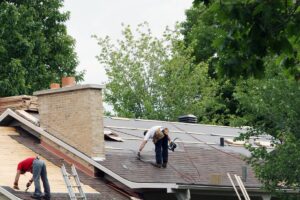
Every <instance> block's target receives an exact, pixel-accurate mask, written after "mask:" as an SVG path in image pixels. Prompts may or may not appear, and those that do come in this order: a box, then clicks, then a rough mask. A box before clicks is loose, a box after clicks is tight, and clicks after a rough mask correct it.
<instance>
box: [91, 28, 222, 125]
mask: <svg viewBox="0 0 300 200" xmlns="http://www.w3.org/2000/svg"><path fill="white" fill-rule="evenodd" d="M180 37H181V35H180V33H179V32H178V31H176V30H175V31H171V30H169V29H167V30H166V31H165V33H164V35H163V37H162V38H161V39H158V38H155V37H153V36H152V33H151V31H150V29H149V28H148V25H147V24H146V23H144V24H142V25H140V26H139V27H138V28H137V30H136V32H132V30H131V28H130V27H129V26H126V27H124V30H123V39H122V40H119V41H118V42H117V44H113V43H112V42H111V41H110V39H109V37H106V38H97V37H96V38H97V39H98V44H99V45H100V48H101V54H100V55H99V56H98V59H99V61H100V62H101V63H102V64H104V66H105V69H106V73H107V75H108V78H109V81H108V83H107V85H106V91H105V100H106V101H107V102H108V103H110V104H111V105H112V106H113V108H114V111H115V112H116V113H117V115H119V116H123V117H135V118H147V119H163V120H177V117H178V116H179V115H183V114H187V113H193V114H195V115H197V116H199V117H202V116H205V113H206V112H207V110H205V107H202V106H203V105H206V103H205V102H208V101H210V100H209V99H210V95H212V94H215V93H216V90H215V89H214V88H215V83H213V81H212V80H211V79H210V78H209V77H208V76H207V73H208V72H207V69H208V68H207V65H206V64H205V63H200V64H198V65H195V64H193V57H191V56H190V52H191V51H190V49H189V48H186V47H185V46H184V44H183V42H182V40H181V38H180ZM209 88H210V89H209ZM214 91H215V92H214ZM210 102H212V103H211V104H210V105H211V106H212V107H213V106H214V105H212V104H214V103H213V102H214V101H210ZM215 104H217V103H215ZM206 107H208V106H206Z"/></svg>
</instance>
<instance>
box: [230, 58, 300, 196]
mask: <svg viewBox="0 0 300 200" xmlns="http://www.w3.org/2000/svg"><path fill="white" fill-rule="evenodd" d="M271 63H272V62H271ZM275 66H276V65H275ZM270 68H271V69H270ZM282 71H283V70H282V69H280V67H278V68H276V67H274V63H272V64H271V66H268V67H267V70H266V78H265V79H262V80H259V79H253V78H251V79H249V80H247V81H244V82H242V83H240V85H239V86H238V88H237V90H236V93H235V97H236V98H237V99H238V100H239V102H240V104H241V108H242V109H243V110H244V112H245V113H246V114H245V117H244V119H243V120H244V121H246V122H247V123H248V124H249V125H251V127H252V128H251V130H249V131H248V132H247V133H246V134H243V135H242V136H241V137H240V139H246V140H247V139H249V138H250V137H251V136H255V137H256V136H260V135H265V134H267V135H269V136H272V140H271V143H272V144H273V145H274V150H272V151H271V152H270V151H269V150H267V149H266V148H264V147H258V148H257V147H256V148H254V147H253V146H251V145H249V146H247V148H248V149H249V150H250V151H251V152H252V156H251V157H250V158H249V159H248V161H249V162H250V163H251V164H252V166H253V167H254V170H255V172H256V174H257V176H258V177H259V178H260V180H261V181H262V183H264V186H265V188H266V189H268V190H270V191H272V192H274V193H277V192H278V191H277V189H280V188H295V189H297V188H299V186H300V181H299V180H300V179H299V178H300V173H299V172H300V166H299V163H300V160H299V158H300V157H299V156H300V154H299V152H300V148H299V147H300V132H299V130H300V120H299V119H300V85H299V83H298V82H297V81H295V80H294V79H291V78H289V77H287V76H286V74H284V73H283V72H282ZM291 199H292V198H291Z"/></svg>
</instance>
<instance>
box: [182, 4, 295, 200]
mask: <svg viewBox="0 0 300 200" xmlns="http://www.w3.org/2000/svg"><path fill="white" fill-rule="evenodd" d="M299 5H300V1H299V0H285V1H283V0H272V1H261V0H248V1H246V0H195V1H194V3H193V6H192V7H191V8H190V9H189V10H188V11H187V12H186V15H187V20H186V21H185V22H184V23H182V26H183V29H182V33H183V35H184V42H185V44H186V46H189V47H190V48H191V49H192V55H193V56H195V60H194V62H195V63H196V64H197V63H201V62H205V63H208V66H209V68H208V74H209V76H210V77H211V78H213V79H214V80H215V82H216V83H217V84H216V86H217V88H215V89H216V90H217V91H219V94H220V95H219V96H217V95H216V96H213V99H214V100H215V101H218V102H219V105H222V106H221V109H217V110H214V112H215V114H216V113H218V111H221V113H220V115H221V116H223V117H224V119H226V120H224V121H222V120H219V121H218V122H222V123H223V124H226V121H227V122H228V121H229V123H230V124H231V125H248V126H250V127H252V129H251V130H250V131H249V132H248V133H247V134H245V135H242V136H241V138H240V139H248V138H249V137H250V136H259V135H264V134H268V135H270V136H272V138H273V142H274V144H275V149H274V150H273V151H272V152H271V153H270V151H269V150H267V149H265V148H254V147H253V146H248V148H249V150H250V151H251V153H252V156H251V157H250V158H249V162H250V163H251V164H252V166H253V167H254V169H255V171H256V175H257V176H258V177H259V178H260V179H261V181H262V183H264V186H265V187H266V188H267V189H268V190H270V191H272V192H275V193H277V191H278V190H277V189H278V188H279V189H280V188H282V187H283V188H299V184H300V183H299V180H300V179H299V175H300V174H299V172H300V168H299V164H300V162H299V150H300V149H299V141H300V140H299V139H300V138H299V130H300V129H299V128H300V127H299V126H300V121H299V119H300V110H299V109H300V101H299V99H300V89H299V80H300V78H299V77H300V65H299V63H300V62H299V60H300V57H299V55H300V54H299V50H300V43H299V36H300V35H299V27H300V8H299ZM211 116H214V115H211ZM213 119H215V118H211V119H209V121H210V122H212V121H213ZM279 183H281V186H279V185H278V184H279ZM279 191H282V190H279ZM280 198H281V199H286V198H287V199H299V195H295V196H290V195H285V196H284V198H283V197H282V196H280Z"/></svg>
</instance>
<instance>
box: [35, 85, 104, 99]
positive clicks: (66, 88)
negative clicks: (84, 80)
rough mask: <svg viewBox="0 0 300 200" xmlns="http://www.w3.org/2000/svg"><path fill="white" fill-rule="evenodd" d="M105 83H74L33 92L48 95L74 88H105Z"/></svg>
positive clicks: (37, 94)
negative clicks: (68, 85) (69, 85)
mask: <svg viewBox="0 0 300 200" xmlns="http://www.w3.org/2000/svg"><path fill="white" fill-rule="evenodd" d="M104 88H105V85H98V84H86V85H74V86H71V87H63V88H59V89H55V90H49V89H47V90H40V91H36V92H34V93H33V95H36V96H39V95H46V94H54V93H62V92H70V91H74V90H84V89H98V90H101V89H104Z"/></svg>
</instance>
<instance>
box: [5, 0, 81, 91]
mask: <svg viewBox="0 0 300 200" xmlns="http://www.w3.org/2000/svg"><path fill="white" fill-rule="evenodd" d="M62 3H63V1H62V0H38V1H35V0H6V1H0V24H1V25H0V88H1V89H0V96H10V95H19V94H31V93H32V92H33V91H36V90H40V89H45V88H48V87H49V84H50V82H57V81H59V80H60V77H62V76H64V75H74V76H76V78H77V80H82V78H83V73H82V72H79V73H77V72H76V71H75V69H76V66H77V64H78V61H77V57H76V54H75V52H74V40H73V39H72V38H71V37H70V36H69V35H67V31H66V26H65V24H64V22H65V21H66V20H67V19H68V17H69V13H62V12H61V11H60V8H61V7H62V6H63V4H62Z"/></svg>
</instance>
